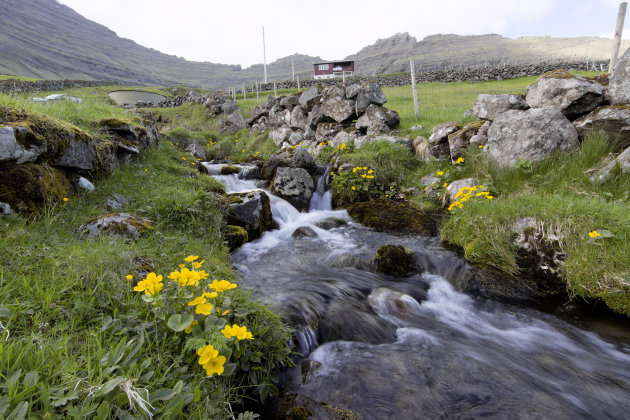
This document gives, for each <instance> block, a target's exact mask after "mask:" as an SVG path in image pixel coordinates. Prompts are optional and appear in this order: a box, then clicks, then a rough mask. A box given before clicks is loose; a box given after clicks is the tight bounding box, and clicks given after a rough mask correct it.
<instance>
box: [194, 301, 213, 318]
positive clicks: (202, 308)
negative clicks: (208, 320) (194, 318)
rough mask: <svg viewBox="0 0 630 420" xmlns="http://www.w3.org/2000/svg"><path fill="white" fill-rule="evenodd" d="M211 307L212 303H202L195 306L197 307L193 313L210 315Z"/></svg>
mask: <svg viewBox="0 0 630 420" xmlns="http://www.w3.org/2000/svg"><path fill="white" fill-rule="evenodd" d="M213 307H214V306H212V303H210V302H208V303H202V304H201V305H197V307H196V308H195V313H196V314H201V315H210V312H211V311H212V308H213Z"/></svg>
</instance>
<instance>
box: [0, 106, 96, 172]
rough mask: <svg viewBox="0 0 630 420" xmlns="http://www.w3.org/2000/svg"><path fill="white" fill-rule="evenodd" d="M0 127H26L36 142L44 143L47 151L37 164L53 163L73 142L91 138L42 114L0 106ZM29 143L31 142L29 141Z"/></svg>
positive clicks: (86, 140)
mask: <svg viewBox="0 0 630 420" xmlns="http://www.w3.org/2000/svg"><path fill="white" fill-rule="evenodd" d="M0 125H7V126H10V127H26V128H28V129H29V130H30V131H31V132H32V133H33V136H34V137H33V138H34V139H36V140H37V141H38V142H42V143H43V142H46V146H47V150H46V152H45V153H44V154H43V155H42V156H40V158H39V160H38V161H39V162H55V161H57V160H58V159H59V158H61V157H62V156H63V155H64V153H65V152H66V150H67V149H68V147H69V146H70V144H71V143H72V142H73V141H83V142H85V143H89V142H91V141H93V139H92V136H91V135H89V134H88V133H86V132H85V131H83V130H81V129H80V128H77V127H75V126H74V125H72V124H69V123H67V122H64V121H61V120H57V119H53V118H50V117H47V116H45V115H42V114H38V113H35V112H30V111H26V110H23V109H16V108H12V107H7V106H0ZM29 141H33V139H30V140H29Z"/></svg>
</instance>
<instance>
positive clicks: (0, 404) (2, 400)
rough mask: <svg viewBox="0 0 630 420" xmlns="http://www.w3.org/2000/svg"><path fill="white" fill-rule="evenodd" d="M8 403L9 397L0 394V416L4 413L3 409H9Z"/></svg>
mask: <svg viewBox="0 0 630 420" xmlns="http://www.w3.org/2000/svg"><path fill="white" fill-rule="evenodd" d="M9 405H10V401H9V397H8V396H6V395H3V396H1V397H0V416H2V415H3V414H4V413H5V411H7V410H8V409H9Z"/></svg>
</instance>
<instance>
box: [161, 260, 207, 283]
mask: <svg viewBox="0 0 630 420" xmlns="http://www.w3.org/2000/svg"><path fill="white" fill-rule="evenodd" d="M198 258H199V257H198V256H197V255H189V256H188V257H186V258H184V261H186V262H189V263H192V264H191V265H192V267H193V269H192V270H190V269H188V268H186V266H185V265H184V264H180V266H179V268H180V270H179V271H173V272H172V273H171V274H169V276H168V278H169V279H171V280H173V281H174V282H176V283H178V284H179V285H180V286H198V285H199V281H200V280H205V279H207V278H208V273H206V272H205V271H204V270H199V268H200V267H201V265H202V264H203V263H204V262H205V261H200V262H197V261H196V260H197V259H198Z"/></svg>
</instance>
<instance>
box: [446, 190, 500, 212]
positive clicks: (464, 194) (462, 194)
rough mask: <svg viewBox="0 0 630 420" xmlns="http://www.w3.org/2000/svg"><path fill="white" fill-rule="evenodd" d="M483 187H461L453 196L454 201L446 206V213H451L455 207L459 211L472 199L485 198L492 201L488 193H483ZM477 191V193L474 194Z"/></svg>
mask: <svg viewBox="0 0 630 420" xmlns="http://www.w3.org/2000/svg"><path fill="white" fill-rule="evenodd" d="M483 189H484V188H483V185H475V186H473V187H463V188H461V189H460V190H459V191H458V192H457V194H456V195H455V200H456V201H453V202H452V203H451V205H450V206H448V211H452V210H453V209H454V208H455V207H459V208H460V209H461V208H462V207H464V203H465V202H466V201H468V200H470V199H471V198H474V197H485V198H486V199H488V200H492V199H493V198H494V197H493V196H491V195H490V193H489V192H488V191H483ZM475 191H477V192H475Z"/></svg>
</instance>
